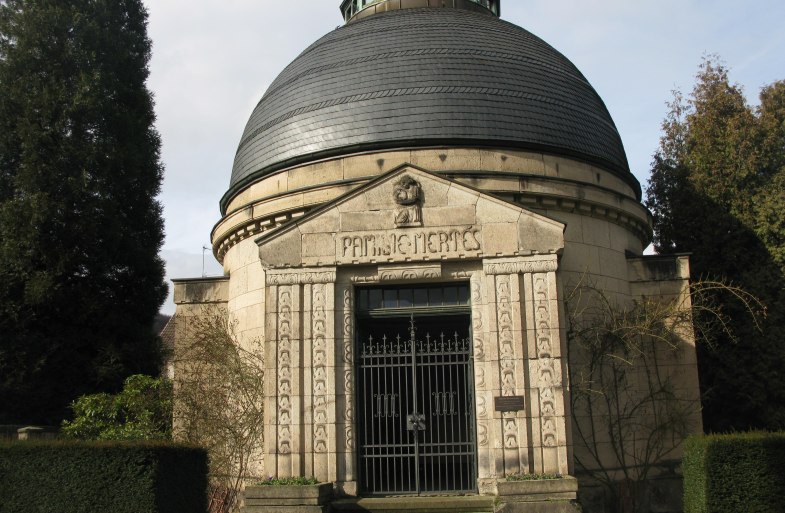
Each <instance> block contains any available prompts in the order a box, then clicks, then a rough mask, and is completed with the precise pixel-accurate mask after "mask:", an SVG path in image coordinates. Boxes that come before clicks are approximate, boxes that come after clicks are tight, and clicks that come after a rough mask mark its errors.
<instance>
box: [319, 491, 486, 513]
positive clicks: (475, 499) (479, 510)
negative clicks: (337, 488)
mask: <svg viewBox="0 0 785 513" xmlns="http://www.w3.org/2000/svg"><path fill="white" fill-rule="evenodd" d="M495 499H496V497H488V496H479V495H472V496H455V495H449V496H428V497H410V496H406V497H360V498H348V499H337V500H334V501H332V503H331V505H332V511H333V512H336V513H337V512H346V513H357V512H370V513H376V512H378V513H443V512H451V513H492V512H493V510H494V500H495Z"/></svg>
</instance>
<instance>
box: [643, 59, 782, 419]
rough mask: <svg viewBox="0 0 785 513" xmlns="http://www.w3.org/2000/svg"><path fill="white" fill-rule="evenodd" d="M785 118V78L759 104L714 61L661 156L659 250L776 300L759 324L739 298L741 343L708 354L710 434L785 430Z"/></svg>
mask: <svg viewBox="0 0 785 513" xmlns="http://www.w3.org/2000/svg"><path fill="white" fill-rule="evenodd" d="M784 121H785V82H777V83H775V84H773V85H771V86H769V87H766V88H765V89H763V91H762V93H761V105H760V107H759V108H758V109H757V110H755V109H753V108H751V107H750V106H749V105H748V104H747V102H746V100H745V98H744V94H743V91H742V90H741V88H740V87H739V86H737V85H734V84H732V83H731V82H730V80H729V77H728V70H727V69H726V68H725V66H723V65H722V64H721V63H719V62H718V61H717V59H716V58H708V59H706V60H704V62H703V64H702V65H701V67H700V71H699V73H698V75H697V83H696V85H695V88H694V89H693V91H692V94H691V96H690V98H689V99H688V100H686V101H685V99H684V98H683V97H681V95H680V94H678V93H677V94H676V97H675V99H674V101H673V102H672V103H671V104H670V112H669V114H668V117H667V118H666V120H665V122H664V123H663V136H662V139H661V142H660V148H659V150H658V151H657V153H656V154H655V155H654V162H653V165H652V174H651V178H650V180H649V187H648V191H647V193H648V194H647V195H648V199H647V206H648V207H649V208H650V209H651V211H652V213H653V214H654V220H655V222H654V228H655V246H656V249H657V250H658V251H659V252H665V253H672V252H690V253H692V257H691V270H692V275H693V278H696V279H697V278H725V279H728V280H731V281H732V282H733V283H734V284H737V285H740V286H741V287H743V288H744V289H745V290H747V291H749V292H751V293H753V294H755V295H756V296H758V297H759V298H760V299H761V300H762V301H763V302H764V304H766V306H767V313H768V315H767V317H766V318H765V319H764V320H763V321H762V322H761V324H760V325H759V326H758V325H756V324H755V322H754V321H753V320H752V319H750V318H749V316H748V315H746V313H745V312H744V308H743V307H742V306H741V305H733V304H732V302H731V304H730V305H729V307H730V311H729V312H730V316H731V317H730V318H731V319H732V323H733V329H734V331H735V334H736V337H735V340H729V339H728V337H725V336H719V337H718V338H717V340H716V341H715V342H716V343H715V344H714V345H713V346H711V347H708V346H704V347H700V348H699V350H698V355H699V370H700V379H701V388H702V391H703V393H704V424H705V428H706V429H707V430H709V431H726V430H731V429H738V430H741V429H748V428H763V429H783V428H785V373H783V372H782V370H781V369H782V368H783V365H785V343H783V338H782V333H783V330H785V123H784ZM716 300H717V301H726V300H727V298H721V297H718V298H716Z"/></svg>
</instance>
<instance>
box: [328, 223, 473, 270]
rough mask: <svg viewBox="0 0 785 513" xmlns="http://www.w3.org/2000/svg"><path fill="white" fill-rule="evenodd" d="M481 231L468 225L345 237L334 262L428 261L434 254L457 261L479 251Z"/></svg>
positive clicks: (338, 244) (339, 243)
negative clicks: (379, 260) (456, 227)
mask: <svg viewBox="0 0 785 513" xmlns="http://www.w3.org/2000/svg"><path fill="white" fill-rule="evenodd" d="M481 241H482V239H481V234H480V230H479V229H477V228H475V227H473V226H471V227H467V228H461V229H455V228H452V229H446V230H438V229H437V230H427V231H426V230H416V229H415V230H411V231H409V232H407V233H405V234H398V233H393V232H365V233H361V234H347V235H346V236H343V237H341V238H340V240H339V241H338V242H337V248H336V253H337V260H339V261H342V262H345V263H351V262H356V261H361V262H370V261H374V260H375V259H379V258H383V259H385V260H387V259H389V260H393V261H394V260H427V259H429V258H432V257H433V256H434V255H438V256H441V257H442V258H460V257H463V256H466V255H469V254H471V253H477V252H479V251H482V242H481Z"/></svg>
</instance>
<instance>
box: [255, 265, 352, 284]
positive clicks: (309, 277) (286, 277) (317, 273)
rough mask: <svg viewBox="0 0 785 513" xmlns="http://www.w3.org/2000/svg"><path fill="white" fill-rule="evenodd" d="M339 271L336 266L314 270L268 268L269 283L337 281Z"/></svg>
mask: <svg viewBox="0 0 785 513" xmlns="http://www.w3.org/2000/svg"><path fill="white" fill-rule="evenodd" d="M336 277H337V272H336V270H335V268H334V267H330V268H321V269H314V270H308V271H306V270H296V271H291V270H288V271H287V270H282V271H278V270H272V269H268V270H267V285H299V284H311V285H313V284H321V283H335V280H336Z"/></svg>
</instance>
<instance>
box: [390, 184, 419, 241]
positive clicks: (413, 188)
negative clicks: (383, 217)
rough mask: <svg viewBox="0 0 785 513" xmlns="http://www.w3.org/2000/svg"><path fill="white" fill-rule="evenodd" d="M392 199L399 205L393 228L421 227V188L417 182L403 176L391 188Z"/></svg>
mask: <svg viewBox="0 0 785 513" xmlns="http://www.w3.org/2000/svg"><path fill="white" fill-rule="evenodd" d="M393 197H394V198H395V203H397V204H398V205H400V208H399V209H397V210H396V211H395V227H396V228H409V227H413V226H422V207H421V203H422V187H420V184H419V183H417V180H415V179H414V178H412V177H411V176H409V175H405V176H403V177H402V178H401V179H400V180H399V181H398V183H396V184H395V187H394V188H393Z"/></svg>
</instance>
